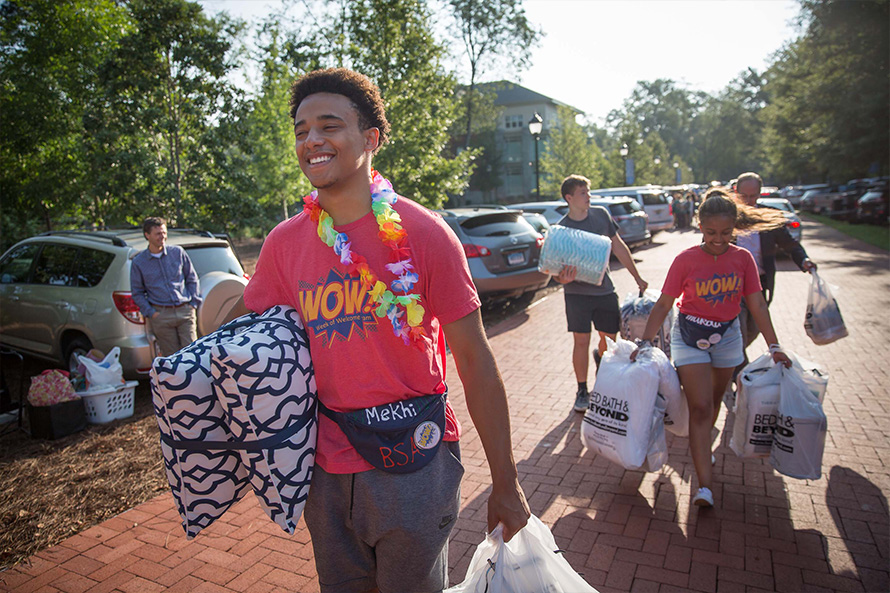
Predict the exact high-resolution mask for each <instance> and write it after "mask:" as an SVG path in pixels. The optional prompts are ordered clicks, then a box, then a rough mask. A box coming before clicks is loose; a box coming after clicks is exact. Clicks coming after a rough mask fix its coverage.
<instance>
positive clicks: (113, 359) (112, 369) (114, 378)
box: [76, 346, 124, 389]
mask: <svg viewBox="0 0 890 593" xmlns="http://www.w3.org/2000/svg"><path fill="white" fill-rule="evenodd" d="M76 356H77V362H79V363H80V364H82V365H83V366H84V368H85V369H86V379H87V388H90V389H92V388H93V387H100V386H104V385H115V386H117V385H120V384H121V383H123V382H124V368H123V367H122V366H121V363H120V358H121V349H120V348H119V347H118V346H115V347H114V348H112V349H111V350H109V351H108V354H106V355H105V358H103V359H102V360H100V361H98V362H96V361H95V360H93V359H92V358H90V357H88V356H81V355H79V354H77V355H76Z"/></svg>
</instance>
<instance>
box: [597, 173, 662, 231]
mask: <svg viewBox="0 0 890 593" xmlns="http://www.w3.org/2000/svg"><path fill="white" fill-rule="evenodd" d="M590 197H591V198H598V197H623V198H630V199H631V200H635V201H636V202H637V204H639V205H640V206H641V207H642V209H643V211H644V212H645V213H646V214H647V215H648V216H649V232H650V233H651V234H652V235H654V234H656V233H658V232H660V231H666V230H668V229H671V228H673V226H674V214H673V212H672V211H671V200H670V196H669V194H668V193H667V192H665V191H664V189H663V188H662V187H661V186H659V185H644V186H637V187H613V188H606V189H593V190H590Z"/></svg>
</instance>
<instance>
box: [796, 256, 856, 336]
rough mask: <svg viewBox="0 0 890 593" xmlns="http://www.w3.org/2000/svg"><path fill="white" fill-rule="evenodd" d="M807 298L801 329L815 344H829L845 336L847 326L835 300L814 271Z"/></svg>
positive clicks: (826, 285) (825, 284)
mask: <svg viewBox="0 0 890 593" xmlns="http://www.w3.org/2000/svg"><path fill="white" fill-rule="evenodd" d="M810 274H812V276H813V278H812V282H811V283H810V294H809V296H808V297H807V315H806V318H805V320H804V323H803V327H804V329H805V330H806V332H807V335H808V336H810V339H811V340H813V342H814V343H815V344H819V345H824V344H831V343H832V342H834V341H836V340H840V339H841V338H844V337H846V336H847V326H846V325H844V318H843V317H841V310H840V308H839V307H838V305H837V300H836V299H835V298H834V297H833V296H832V295H831V290H830V289H829V288H828V284H827V283H826V282H825V281H824V280H822V278H821V277H820V276H819V274H817V273H816V271H815V270H813V271H811V272H810Z"/></svg>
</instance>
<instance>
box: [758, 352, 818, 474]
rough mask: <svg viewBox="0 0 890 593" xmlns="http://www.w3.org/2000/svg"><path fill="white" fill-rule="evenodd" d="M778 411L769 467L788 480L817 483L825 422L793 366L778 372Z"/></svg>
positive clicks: (816, 400)
mask: <svg viewBox="0 0 890 593" xmlns="http://www.w3.org/2000/svg"><path fill="white" fill-rule="evenodd" d="M778 411H779V414H778V418H777V420H776V431H775V434H774V435H773V444H772V448H771V450H770V458H769V461H770V465H772V466H773V467H774V468H776V470H777V471H778V472H779V473H781V474H785V475H786V476H790V477H792V478H798V479H801V480H818V479H819V478H821V477H822V453H823V451H824V450H825V436H826V434H827V433H828V422H827V420H826V418H825V413H824V412H823V411H822V403H821V402H820V401H819V398H818V397H817V395H816V394H815V393H814V391H813V389H812V384H811V383H808V382H807V380H806V374H805V373H803V372H801V370H800V369H799V368H798V367H796V366H792V367H791V368H789V369H784V368H783V369H782V380H781V383H780V395H779V410H778Z"/></svg>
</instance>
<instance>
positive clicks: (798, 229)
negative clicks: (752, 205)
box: [757, 198, 803, 243]
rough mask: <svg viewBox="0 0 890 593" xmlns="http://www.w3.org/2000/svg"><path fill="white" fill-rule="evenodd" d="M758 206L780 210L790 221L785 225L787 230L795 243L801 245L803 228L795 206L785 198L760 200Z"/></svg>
mask: <svg viewBox="0 0 890 593" xmlns="http://www.w3.org/2000/svg"><path fill="white" fill-rule="evenodd" d="M757 205H758V206H763V207H765V208H773V209H775V210H780V211H781V212H782V214H784V215H785V218H787V219H788V222H786V223H785V228H787V229H788V233H789V234H790V235H791V237H792V238H793V239H794V240H795V241H797V242H798V243H800V240H801V238H802V237H803V227H802V225H801V222H800V217H799V216H798V215H797V211H796V210H795V209H794V206H792V205H791V202H789V201H788V200H787V199H785V198H758V200H757Z"/></svg>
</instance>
